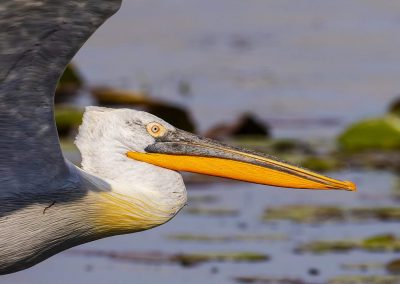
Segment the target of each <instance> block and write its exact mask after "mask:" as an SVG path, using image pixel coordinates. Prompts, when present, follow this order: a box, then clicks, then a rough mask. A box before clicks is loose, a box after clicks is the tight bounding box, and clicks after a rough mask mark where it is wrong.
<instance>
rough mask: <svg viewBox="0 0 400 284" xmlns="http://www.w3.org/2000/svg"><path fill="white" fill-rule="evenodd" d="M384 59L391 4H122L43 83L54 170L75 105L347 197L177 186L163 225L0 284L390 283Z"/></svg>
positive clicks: (391, 51)
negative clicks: (303, 175) (183, 191)
mask: <svg viewBox="0 0 400 284" xmlns="http://www.w3.org/2000/svg"><path fill="white" fill-rule="evenodd" d="M65 40H66V41H68V39H65ZM399 62H400V2H398V1H389V0H385V1H373V0H336V1H313V0H296V1H288V0H280V1H272V0H248V1H240V0H202V1H198V0H185V1H184V0H169V1H165V0H163V1H161V0H136V1H128V0H125V1H124V3H123V6H122V8H121V10H120V11H119V12H118V13H117V14H116V15H115V16H114V17H112V18H111V19H110V20H109V21H108V22H107V23H106V24H105V25H104V26H102V27H101V28H100V29H99V30H98V32H97V33H95V35H94V36H93V37H92V38H91V39H90V40H89V41H88V42H87V44H86V45H85V46H84V47H83V48H82V49H81V50H80V52H79V53H78V54H77V55H76V57H75V58H74V60H73V62H72V64H71V65H70V66H69V68H68V69H67V70H66V73H65V74H64V75H63V77H62V79H61V81H60V84H59V86H58V88H57V93H56V120H57V126H58V130H59V134H60V138H61V142H62V145H63V150H64V152H65V155H66V156H67V157H68V158H69V159H70V160H72V161H73V162H75V163H77V164H79V162H80V156H79V152H78V151H77V150H76V148H75V146H74V144H73V139H74V137H75V135H76V133H77V127H78V126H79V124H80V123H81V118H82V113H83V110H84V106H86V105H101V106H108V107H130V108H135V109H143V110H146V111H149V112H151V113H153V114H155V115H157V116H160V117H162V118H164V119H165V120H167V121H168V122H170V123H172V124H174V125H175V126H177V127H179V128H182V129H185V130H188V131H192V132H195V133H198V134H201V135H205V136H208V137H211V138H214V139H219V140H224V141H227V142H229V143H232V144H236V145H240V146H245V147H249V148H252V149H256V150H258V151H262V152H266V153H269V154H273V155H275V156H278V157H280V158H282V159H284V160H287V161H290V162H294V163H297V164H299V165H302V166H304V167H307V168H310V169H313V170H316V171H319V172H324V173H325V174H327V175H330V176H332V177H335V178H339V179H348V180H352V181H354V182H356V183H357V185H358V188H359V191H358V192H357V193H349V192H317V191H315V192H314V191H307V190H290V189H277V188H272V187H271V188H269V187H265V186H259V185H253V184H247V183H241V182H232V181H227V180H224V179H217V178H210V177H204V176H197V175H185V180H186V184H187V189H188V193H189V202H188V206H186V207H185V208H184V209H183V210H182V212H181V213H180V214H178V215H177V216H176V217H175V218H174V219H173V220H172V221H170V222H169V223H167V224H165V225H163V226H161V227H158V228H155V229H152V230H150V231H145V232H142V233H137V234H132V235H124V236H117V237H112V238H108V239H104V240H100V241H96V242H93V243H89V244H86V245H83V246H80V247H76V248H73V249H71V250H69V251H66V252H64V253H62V254H59V255H56V256H54V257H52V258H51V259H49V260H47V261H45V262H43V263H41V264H39V265H37V266H35V267H33V268H31V269H29V270H26V271H22V272H19V273H17V274H12V275H8V276H3V277H2V278H1V279H0V283H1V284H3V283H4V284H5V283H7V284H8V283H114V284H117V283H160V282H162V283H273V284H302V283H310V284H320V283H329V284H336V283H400V275H398V274H399V273H400V256H399V254H398V252H399V251H400V226H399V221H400V207H399V203H400V179H399V178H398V172H399V170H400V64H399ZM244 189H247V190H244Z"/></svg>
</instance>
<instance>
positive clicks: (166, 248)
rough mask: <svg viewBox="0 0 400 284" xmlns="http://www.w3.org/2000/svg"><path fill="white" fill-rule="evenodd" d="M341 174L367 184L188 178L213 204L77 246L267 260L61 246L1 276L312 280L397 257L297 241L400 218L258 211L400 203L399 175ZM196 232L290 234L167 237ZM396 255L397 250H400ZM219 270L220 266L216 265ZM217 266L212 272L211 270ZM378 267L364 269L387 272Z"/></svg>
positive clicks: (347, 235)
mask: <svg viewBox="0 0 400 284" xmlns="http://www.w3.org/2000/svg"><path fill="white" fill-rule="evenodd" d="M334 176H335V177H341V178H346V179H352V180H354V181H356V182H357V183H358V185H359V188H360V189H361V190H360V192H359V193H348V192H313V191H307V190H291V189H276V188H269V187H264V186H259V185H252V184H245V183H218V184H211V185H207V186H193V185H192V186H189V187H188V190H189V195H190V196H191V197H199V196H209V195H212V196H215V197H217V201H216V202H215V203H211V204H197V203H195V202H193V203H189V205H188V207H186V208H185V209H184V210H183V211H182V212H181V213H180V214H179V215H178V216H177V217H176V218H174V219H173V220H172V221H171V222H169V223H168V224H165V225H163V226H161V227H159V228H156V229H153V230H149V231H146V232H142V233H138V234H133V235H126V236H118V237H113V238H108V239H104V240H100V241H96V242H93V243H89V244H86V245H83V246H81V247H78V248H75V250H77V249H98V250H112V251H121V252H124V251H135V252H146V251H161V252H170V253H177V252H201V251H255V252H263V253H267V254H269V255H270V256H271V260H270V261H268V262H262V263H256V264H247V263H236V264H234V263H205V264H200V265H198V266H195V267H192V268H182V267H181V266H179V265H176V264H165V265H155V264H141V263H131V262H118V261H113V260H109V259H103V258H95V257H82V256H76V255H72V254H70V253H68V252H65V253H62V254H59V255H57V256H55V257H53V258H51V259H50V260H48V261H46V262H44V263H42V264H40V265H37V266H36V267H34V268H32V269H29V270H26V271H23V272H20V273H17V274H13V275H9V276H4V277H2V278H1V279H0V283H2V284H3V283H31V284H33V283H110V282H111V283H160V282H162V283H205V282H206V281H207V283H232V278H233V277H236V276H245V275H261V276H276V277H295V278H302V279H305V280H308V281H311V282H312V283H323V281H325V280H326V279H328V278H330V277H334V276H337V275H342V274H354V273H356V274H357V271H356V272H354V271H345V270H343V269H342V268H341V267H340V266H341V265H342V264H345V263H346V264H348V263H359V262H363V263H365V262H384V263H385V262H388V261H390V260H392V259H394V258H395V257H396V255H395V254H392V253H385V254H383V253H382V254H381V253H364V252H360V251H355V252H352V253H347V254H325V255H312V254H302V255H295V254H293V249H294V248H295V247H296V246H297V245H299V244H301V243H304V242H306V241H310V240H321V239H322V240H329V239H343V238H344V239H352V238H353V239H357V238H360V237H368V236H371V235H374V234H381V233H394V234H400V228H399V226H398V224H397V223H377V222H373V221H371V222H363V223H345V224H342V223H340V224H335V223H332V224H324V225H318V226H316V225H304V224H303V225H300V224H293V223H290V222H286V221H282V222H273V223H263V222H261V220H260V217H261V215H262V213H263V210H264V209H265V208H267V207H269V206H277V205H287V204H294V203H296V204H297V203H304V204H330V205H339V206H344V207H346V206H384V205H395V203H393V201H391V199H390V194H391V192H392V186H393V184H394V177H393V176H392V175H390V174H387V173H382V172H353V173H338V174H334ZM190 207H208V208H209V207H220V208H229V209H235V210H239V212H240V214H239V215H238V216H225V217H221V216H220V217H204V216H196V215H191V214H188V213H187V210H188V208H190ZM177 233H191V234H195V235H196V234H197V235H210V236H215V235H217V236H218V235H219V236H224V235H230V234H231V235H237V234H246V235H271V234H282V235H285V236H287V237H288V239H287V240H276V241H230V242H185V241H174V240H171V239H168V238H167V237H168V236H169V235H171V234H177ZM397 257H398V255H397ZM310 268H317V269H318V270H319V271H320V275H319V276H310V275H309V274H308V270H309V269H310ZM215 270H217V272H215ZM213 271H214V272H213ZM384 273H385V271H383V270H380V269H376V270H371V271H369V272H362V274H375V275H376V274H384Z"/></svg>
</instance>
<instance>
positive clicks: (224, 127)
mask: <svg viewBox="0 0 400 284" xmlns="http://www.w3.org/2000/svg"><path fill="white" fill-rule="evenodd" d="M205 136H206V137H209V138H212V139H218V140H223V139H226V138H237V137H243V136H259V137H263V138H267V137H269V136H270V130H269V126H268V125H267V124H265V123H262V122H261V121H259V120H258V119H257V118H256V117H255V116H253V115H252V114H248V113H247V114H244V115H242V116H241V117H240V118H239V119H238V120H237V121H236V122H235V123H233V124H230V125H229V124H220V125H217V126H215V127H214V128H212V129H210V130H209V131H207V133H206V134H205Z"/></svg>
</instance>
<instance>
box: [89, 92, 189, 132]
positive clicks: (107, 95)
mask: <svg viewBox="0 0 400 284" xmlns="http://www.w3.org/2000/svg"><path fill="white" fill-rule="evenodd" d="M91 91H92V95H93V96H94V98H95V99H96V100H97V101H98V103H99V104H100V105H102V106H109V107H135V108H137V109H141V110H144V111H147V112H150V113H152V114H154V115H155V116H158V117H160V118H162V119H164V120H165V121H167V122H168V123H170V124H172V125H174V126H176V127H178V128H180V129H183V130H186V131H189V132H195V131H196V126H195V124H194V122H193V120H192V118H191V115H190V113H189V110H186V109H184V108H183V107H181V106H177V105H173V104H172V103H168V102H163V101H160V100H155V99H152V98H150V97H149V96H148V94H147V93H145V92H141V91H126V90H118V89H112V88H108V87H96V88H92V90H91Z"/></svg>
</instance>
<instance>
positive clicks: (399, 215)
mask: <svg viewBox="0 0 400 284" xmlns="http://www.w3.org/2000/svg"><path fill="white" fill-rule="evenodd" d="M262 219H263V220H264V221H274V220H288V221H292V222H295V223H325V222H345V221H366V220H380V221H399V220H400V208H398V207H371V208H370V207H355V208H340V207H336V206H317V205H287V206H279V207H268V208H266V209H265V211H264V214H263V216H262Z"/></svg>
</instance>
